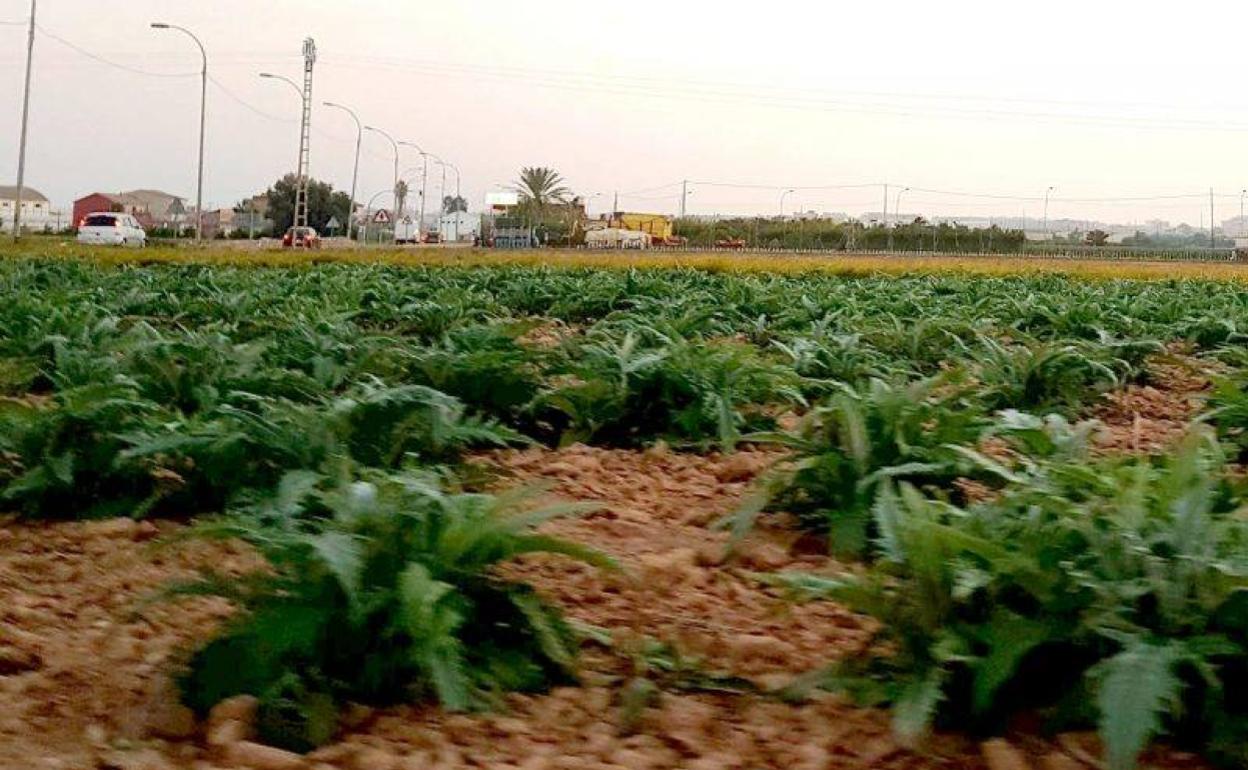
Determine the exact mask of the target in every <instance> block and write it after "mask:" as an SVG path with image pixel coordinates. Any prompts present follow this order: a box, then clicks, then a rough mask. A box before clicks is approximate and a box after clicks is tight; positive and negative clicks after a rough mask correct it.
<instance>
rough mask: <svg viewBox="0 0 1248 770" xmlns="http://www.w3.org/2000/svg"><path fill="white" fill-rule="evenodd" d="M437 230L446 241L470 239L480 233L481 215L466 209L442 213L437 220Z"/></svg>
mask: <svg viewBox="0 0 1248 770" xmlns="http://www.w3.org/2000/svg"><path fill="white" fill-rule="evenodd" d="M438 232H439V233H440V234H441V235H442V239H443V240H446V241H471V240H473V239H475V238H476V237H477V236H479V235H480V234H481V215H480V214H469V213H468V212H467V211H456V212H453V213H450V214H443V215H442V217H441V218H440V219H439V220H438Z"/></svg>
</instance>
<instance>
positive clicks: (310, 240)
mask: <svg viewBox="0 0 1248 770" xmlns="http://www.w3.org/2000/svg"><path fill="white" fill-rule="evenodd" d="M320 247H321V236H319V235H317V233H316V230H314V229H312V228H311V227H292V228H290V229H289V230H287V231H286V234H285V235H283V236H282V248H284V249H292V248H293V249H319V248H320Z"/></svg>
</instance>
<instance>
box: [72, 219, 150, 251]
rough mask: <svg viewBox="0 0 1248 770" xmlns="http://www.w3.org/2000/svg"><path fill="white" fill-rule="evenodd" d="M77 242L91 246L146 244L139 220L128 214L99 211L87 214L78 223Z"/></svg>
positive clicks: (137, 245)
mask: <svg viewBox="0 0 1248 770" xmlns="http://www.w3.org/2000/svg"><path fill="white" fill-rule="evenodd" d="M78 242H79V243H85V244H90V245H92V246H133V247H135V248H143V247H144V246H146V245H147V233H145V232H144V231H143V228H142V227H140V226H139V221H138V220H137V219H135V218H134V217H132V216H130V215H129V214H115V213H112V212H100V213H98V214H87V215H86V216H85V217H83V218H82V221H81V222H79V223H78Z"/></svg>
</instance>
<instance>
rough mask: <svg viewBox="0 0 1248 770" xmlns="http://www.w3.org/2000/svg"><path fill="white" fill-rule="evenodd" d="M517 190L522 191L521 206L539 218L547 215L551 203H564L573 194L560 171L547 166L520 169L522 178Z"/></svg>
mask: <svg viewBox="0 0 1248 770" xmlns="http://www.w3.org/2000/svg"><path fill="white" fill-rule="evenodd" d="M515 190H516V192H518V193H520V207H521V208H522V209H523V210H525V211H526V212H527V213H529V214H530V215H531V216H532V217H533V218H534V219H538V220H541V219H543V218H544V217H545V215H546V212H547V210H548V209H549V207H550V206H551V204H554V203H564V202H566V201H567V198H568V196H570V195H571V194H572V191H571V190H570V189H568V187H567V186H565V185H564V183H563V177H562V176H560V175H559V172H558V171H555V170H554V169H553V168H546V167H545V166H526V167H524V168H522V169H520V180H519V181H518V182H517V183H516V185H515Z"/></svg>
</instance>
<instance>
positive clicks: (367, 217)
mask: <svg viewBox="0 0 1248 770" xmlns="http://www.w3.org/2000/svg"><path fill="white" fill-rule="evenodd" d="M387 192H392V191H390V190H380V191H378V192H376V193H374V194H373V197H371V198H369V199H368V203H367V204H366V205H365V206H364V243H365V245H367V244H368V225H369V223H370V222H372V217H371V216H370V215H371V214H372V211H373V201H375V200H377V199H378V198H380V197H381V196H383V195H385V194H386V193H387Z"/></svg>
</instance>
